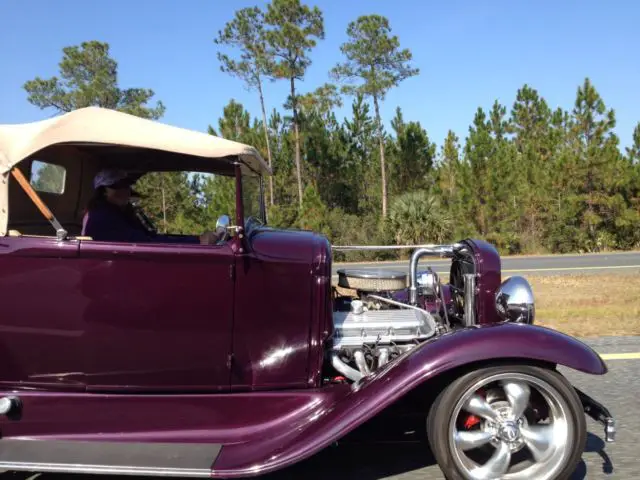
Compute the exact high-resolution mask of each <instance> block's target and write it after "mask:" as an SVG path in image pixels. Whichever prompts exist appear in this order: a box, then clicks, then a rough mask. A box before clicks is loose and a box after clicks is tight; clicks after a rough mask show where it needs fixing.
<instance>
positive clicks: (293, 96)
mask: <svg viewBox="0 0 640 480" xmlns="http://www.w3.org/2000/svg"><path fill="white" fill-rule="evenodd" d="M294 82H295V80H294V79H293V77H292V78H291V104H292V106H293V132H294V134H295V137H296V173H297V175H298V203H299V205H300V208H302V173H301V169H300V130H299V128H298V102H297V100H296V88H295V83H294Z"/></svg>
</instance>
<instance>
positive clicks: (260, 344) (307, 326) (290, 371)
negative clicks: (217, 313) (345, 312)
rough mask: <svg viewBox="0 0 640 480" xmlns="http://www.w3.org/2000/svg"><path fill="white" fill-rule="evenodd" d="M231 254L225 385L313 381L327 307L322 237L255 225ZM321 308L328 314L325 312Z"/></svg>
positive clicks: (327, 276) (326, 265)
mask: <svg viewBox="0 0 640 480" xmlns="http://www.w3.org/2000/svg"><path fill="white" fill-rule="evenodd" d="M249 242H250V246H251V248H250V250H249V252H247V253H245V254H244V255H239V256H238V257H237V259H236V274H235V275H236V295H235V322H234V328H233V329H234V333H233V355H234V358H233V368H232V389H234V390H246V389H265V388H303V387H309V386H316V385H318V384H319V377H320V368H321V364H322V357H323V348H322V336H323V335H324V336H325V337H326V332H325V333H324V334H322V333H321V330H323V331H326V330H327V328H328V327H327V322H328V323H330V321H331V320H330V319H331V308H330V295H329V288H328V283H329V282H330V280H331V278H330V273H328V272H330V265H331V253H330V249H329V245H328V242H327V240H326V239H325V238H324V237H322V236H320V235H317V234H313V233H311V232H304V231H284V230H273V229H261V230H258V231H256V232H255V233H253V235H252V236H251V238H250V240H249ZM327 309H328V311H327Z"/></svg>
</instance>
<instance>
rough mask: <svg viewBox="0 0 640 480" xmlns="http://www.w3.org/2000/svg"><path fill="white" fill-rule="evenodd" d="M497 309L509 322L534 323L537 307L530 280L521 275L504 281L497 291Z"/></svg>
mask: <svg viewBox="0 0 640 480" xmlns="http://www.w3.org/2000/svg"><path fill="white" fill-rule="evenodd" d="M496 310H497V311H498V315H500V316H501V317H502V318H503V319H504V320H506V321H508V322H517V323H529V324H531V323H533V320H534V318H535V316H536V308H535V305H534V300H533V291H532V290H531V285H529V282H528V281H527V280H525V279H524V278H523V277H520V276H513V277H509V278H507V279H506V280H505V281H504V282H502V284H501V285H500V287H499V288H498V291H497V292H496Z"/></svg>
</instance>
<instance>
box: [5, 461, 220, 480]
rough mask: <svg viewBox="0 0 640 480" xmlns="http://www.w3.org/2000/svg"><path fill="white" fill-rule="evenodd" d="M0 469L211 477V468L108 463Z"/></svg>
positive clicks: (12, 465) (7, 465)
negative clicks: (111, 464) (110, 464)
mask: <svg viewBox="0 0 640 480" xmlns="http://www.w3.org/2000/svg"><path fill="white" fill-rule="evenodd" d="M0 470H11V471H22V472H34V473H86V474H90V475H104V474H108V475H136V476H149V477H176V478H187V477H189V478H211V470H210V469H208V470H197V469H191V470H189V469H170V468H136V467H111V466H108V465H81V464H65V463H60V464H52V463H27V462H24V463H12V462H0Z"/></svg>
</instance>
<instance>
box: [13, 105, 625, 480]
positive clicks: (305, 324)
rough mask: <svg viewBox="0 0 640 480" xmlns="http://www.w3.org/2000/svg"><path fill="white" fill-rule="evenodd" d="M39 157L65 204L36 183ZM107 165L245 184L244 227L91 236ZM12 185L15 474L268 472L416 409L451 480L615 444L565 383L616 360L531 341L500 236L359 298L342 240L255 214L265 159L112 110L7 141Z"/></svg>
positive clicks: (556, 342) (592, 405)
mask: <svg viewBox="0 0 640 480" xmlns="http://www.w3.org/2000/svg"><path fill="white" fill-rule="evenodd" d="M37 162H45V163H47V164H49V165H52V166H53V167H55V168H57V169H59V170H58V173H59V175H58V176H57V177H56V178H57V180H56V181H57V182H58V186H57V187H56V188H48V189H46V188H42V186H41V185H38V183H37V182H32V183H33V185H32V183H30V181H29V178H32V179H33V177H34V172H35V170H36V167H37V165H38V164H37ZM53 167H52V168H53ZM103 167H117V168H126V169H129V170H132V171H137V172H145V171H166V170H187V171H201V172H211V173H215V174H219V175H229V176H232V177H235V179H236V212H235V218H234V222H233V223H234V224H235V225H230V224H228V223H229V218H228V217H225V216H223V217H221V219H220V225H221V226H224V227H225V228H226V229H227V230H228V232H229V233H230V235H229V237H228V238H225V239H224V240H223V241H221V242H220V243H219V244H217V245H213V246H207V245H192V244H171V243H165V244H160V243H138V244H130V243H117V242H104V241H97V240H96V239H92V238H87V237H82V236H80V235H79V233H80V225H81V217H82V212H83V208H84V204H85V203H86V200H87V199H88V197H89V195H90V191H91V179H92V178H93V175H94V174H95V172H97V171H98V170H99V169H100V168H103ZM0 168H1V169H2V172H1V173H2V182H1V183H0V207H1V211H0V299H1V301H2V305H3V309H2V317H1V319H0V414H1V417H0V431H1V439H0V468H3V469H11V470H32V471H62V472H86V473H116V474H139V475H162V476H181V477H188V476H191V477H200V476H201V477H209V476H213V477H242V476H252V475H258V474H261V473H265V472H270V471H274V470H276V469H280V468H283V467H286V466H288V465H291V464H293V463H295V462H298V461H300V460H301V459H304V458H307V457H309V456H310V455H312V454H314V453H315V452H317V451H319V450H321V449H322V448H324V447H325V446H327V445H329V444H331V443H333V442H335V441H336V440H338V439H340V438H342V437H343V436H345V435H346V434H347V433H349V432H351V431H353V430H354V429H356V427H358V426H360V425H362V424H364V423H365V422H367V421H368V420H370V419H372V418H374V417H376V416H377V415H379V414H382V413H383V412H384V411H385V410H387V409H390V408H393V407H394V406H398V405H401V406H403V405H412V406H414V407H415V406H417V410H418V412H419V413H421V414H422V416H423V417H424V426H425V428H426V433H427V436H428V440H429V443H430V446H431V449H432V450H433V453H434V455H435V457H436V460H437V461H438V464H439V465H440V467H441V468H442V470H443V471H444V472H445V474H446V475H447V476H448V477H449V478H478V479H484V478H501V477H503V476H505V475H508V478H536V479H552V478H565V477H567V476H568V475H569V474H570V473H571V472H572V471H573V469H574V468H575V465H576V464H577V462H578V460H579V458H580V456H581V454H582V450H583V448H584V444H585V440H586V424H585V415H584V412H587V413H588V414H589V415H591V416H592V417H593V418H595V419H596V420H598V421H600V422H601V423H603V425H604V426H605V436H606V439H607V440H608V441H613V438H614V423H613V419H612V418H611V415H610V414H609V413H608V412H607V410H606V409H605V408H604V407H603V406H601V405H600V404H598V403H597V402H596V401H595V400H594V399H592V398H590V397H589V396H587V395H586V394H584V393H583V392H580V391H578V390H577V389H575V388H574V387H573V386H572V385H571V384H570V383H569V382H568V381H567V380H566V379H565V378H564V377H563V376H562V375H560V374H559V373H558V372H557V371H556V366H557V365H563V366H566V367H570V368H573V369H576V370H580V371H582V372H587V373H590V374H594V375H602V374H605V373H606V371H607V368H606V366H605V364H604V362H603V361H602V360H601V358H600V357H599V356H598V355H597V354H596V353H595V352H594V351H593V350H591V349H590V348H589V347H588V346H586V345H584V344H583V343H581V342H579V341H577V340H575V339H573V338H571V337H568V336H566V335H563V334H560V333H559V332H556V331H553V330H550V329H546V328H542V327H538V326H535V325H533V321H534V313H535V308H534V304H533V296H532V292H531V289H530V287H529V284H528V283H527V281H526V280H525V279H523V278H521V277H511V278H509V279H507V280H505V281H504V282H503V281H502V278H501V270H500V268H501V266H500V258H499V256H498V254H497V252H496V250H495V249H494V248H493V247H492V246H491V245H489V244H487V243H485V242H483V241H479V240H472V239H467V240H463V241H460V242H458V243H455V244H451V245H436V246H427V247H423V248H419V249H417V250H416V251H415V252H414V253H413V255H412V258H411V262H410V265H409V266H410V273H409V276H408V277H407V275H406V274H404V273H402V272H386V271H383V270H377V269H371V270H365V271H360V270H350V269H345V270H340V273H339V280H338V283H339V285H340V286H341V287H345V288H347V289H349V291H350V292H352V293H350V294H349V295H345V294H340V293H338V290H337V289H336V288H335V287H334V286H332V270H331V267H332V248H331V245H330V244H329V242H328V241H327V240H326V239H325V238H324V237H322V236H320V235H317V234H314V233H312V232H304V231H293V230H278V229H273V228H270V227H268V226H267V225H266V219H265V213H264V204H263V203H262V201H261V199H262V196H261V195H257V197H256V198H258V199H259V200H260V201H258V202H257V203H256V202H251V205H249V203H248V202H249V200H248V199H247V194H248V192H249V191H251V192H254V193H255V192H256V191H257V192H260V190H261V187H262V180H261V179H262V175H265V174H270V171H269V168H268V167H267V166H266V164H265V163H264V161H263V160H262V159H261V158H260V156H259V154H258V153H257V152H256V151H255V149H253V148H251V147H248V146H246V145H241V144H238V143H235V142H230V141H226V140H223V139H220V138H217V137H213V136H209V135H205V134H201V133H198V132H191V131H186V130H182V129H177V128H174V127H169V126H166V125H162V124H159V123H155V122H151V121H148V120H143V119H139V118H136V117H132V116H129V115H125V114H122V113H118V112H114V111H109V110H103V109H99V108H87V109H82V110H77V111H75V112H72V113H69V114H66V115H64V116H61V117H57V118H54V119H51V120H47V121H43V122H37V123H33V124H26V125H12V126H4V127H0ZM54 183H55V182H54ZM34 185H35V187H36V188H34ZM256 185H258V186H259V187H260V188H258V189H256V188H254V187H255V186H256ZM38 190H39V191H38ZM254 200H255V198H254ZM255 205H258V206H257V207H255ZM54 214H55V215H54ZM52 225H53V228H52ZM428 256H438V257H446V258H450V259H451V271H450V276H449V279H448V281H444V280H442V279H440V278H439V277H438V275H437V274H436V273H435V272H433V271H432V270H431V269H429V268H426V269H422V270H420V271H418V265H419V260H420V259H422V258H424V257H428ZM407 283H408V284H409V285H408V286H407ZM340 291H341V292H342V291H343V290H340ZM408 399H410V400H411V401H408ZM402 408H404V407H402ZM407 408H408V407H407Z"/></svg>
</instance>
